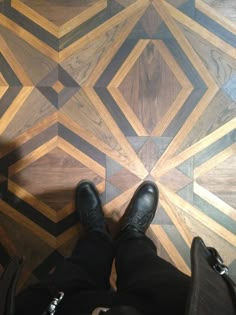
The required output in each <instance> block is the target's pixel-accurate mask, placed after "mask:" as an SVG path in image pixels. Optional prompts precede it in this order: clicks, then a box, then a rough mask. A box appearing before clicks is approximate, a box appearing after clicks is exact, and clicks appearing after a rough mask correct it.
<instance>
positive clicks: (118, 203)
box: [103, 181, 142, 217]
mask: <svg viewBox="0 0 236 315" xmlns="http://www.w3.org/2000/svg"><path fill="white" fill-rule="evenodd" d="M141 182H142V181H140V182H139V183H137V184H136V185H134V186H133V187H131V188H130V189H128V190H126V191H125V192H123V193H122V194H120V195H119V196H118V197H116V198H114V199H113V200H112V201H110V202H108V203H107V204H106V205H104V207H103V210H104V214H105V216H107V217H111V216H112V214H113V211H114V209H118V208H121V207H122V206H123V204H124V203H125V201H126V200H131V197H132V196H133V194H134V192H135V190H136V189H137V188H138V186H139V185H140V184H141Z"/></svg>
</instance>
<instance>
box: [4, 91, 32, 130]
mask: <svg viewBox="0 0 236 315" xmlns="http://www.w3.org/2000/svg"><path fill="white" fill-rule="evenodd" d="M33 89H34V88H33V87H23V88H22V89H21V90H20V92H19V94H18V95H17V97H16V98H15V99H14V101H13V102H12V103H11V105H10V107H9V108H8V109H7V111H6V112H5V113H4V115H3V116H2V118H1V119H0V135H1V134H2V133H3V131H4V130H5V129H6V128H7V126H8V125H9V124H10V122H11V121H12V119H13V118H14V116H15V114H16V113H17V112H18V110H20V108H21V106H22V105H23V104H24V102H25V100H26V99H27V97H28V96H29V95H30V93H31V92H32V91H33Z"/></svg>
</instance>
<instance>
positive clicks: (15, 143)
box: [0, 112, 57, 158]
mask: <svg viewBox="0 0 236 315" xmlns="http://www.w3.org/2000/svg"><path fill="white" fill-rule="evenodd" d="M56 122H57V113H56V112H54V113H53V114H52V115H50V116H48V117H46V118H45V119H44V120H42V121H40V122H39V123H37V124H36V125H34V126H33V127H32V128H30V129H27V130H26V131H25V132H24V133H23V134H22V135H20V136H18V137H17V138H15V139H14V140H12V141H11V140H10V142H9V143H8V144H7V146H6V147H4V149H3V150H2V149H1V152H0V158H2V157H3V156H4V155H6V154H8V153H9V152H11V151H13V150H15V149H17V148H18V147H20V146H21V145H22V144H24V143H26V142H27V141H29V140H30V139H32V138H33V137H35V136H37V135H38V134H40V133H42V132H43V131H44V130H46V129H48V128H49V127H51V126H52V125H54V124H55V123H56ZM0 125H1V124H0ZM0 128H1V127H0Z"/></svg>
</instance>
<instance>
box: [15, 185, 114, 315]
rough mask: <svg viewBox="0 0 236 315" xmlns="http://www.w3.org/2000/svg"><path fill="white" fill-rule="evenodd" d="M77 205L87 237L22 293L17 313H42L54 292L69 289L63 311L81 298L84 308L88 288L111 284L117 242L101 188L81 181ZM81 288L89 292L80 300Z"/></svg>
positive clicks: (62, 304)
mask: <svg viewBox="0 0 236 315" xmlns="http://www.w3.org/2000/svg"><path fill="white" fill-rule="evenodd" d="M76 209H77V214H78V218H79V221H80V223H81V224H82V225H83V227H84V229H85V237H84V238H82V239H81V240H79V241H78V243H77V245H76V247H75V249H74V251H73V253H72V255H71V257H69V258H67V259H65V260H64V261H63V262H62V263H61V264H60V265H58V266H57V268H56V270H55V271H54V273H53V274H52V275H50V276H49V277H48V279H47V280H46V281H44V282H42V283H40V284H39V285H36V286H34V287H31V288H28V289H26V290H25V291H23V292H22V293H21V294H20V295H19V296H18V298H17V303H16V305H17V308H16V309H17V314H31V312H33V313H34V314H40V312H42V310H43V309H45V307H46V306H47V305H48V303H49V302H50V300H51V299H52V293H51V292H57V291H64V293H65V297H64V300H63V303H61V306H60V307H59V313H61V312H62V311H63V310H65V307H66V306H73V304H74V303H75V302H78V309H79V308H83V305H86V304H89V301H86V296H87V293H86V292H89V291H94V290H106V289H107V288H108V287H109V276H110V271H111V266H112V261H113V243H112V240H111V236H110V235H109V233H108V232H107V229H106V226H105V222H104V216H103V213H102V208H101V202H100V199H99V195H98V192H97V190H96V188H95V186H94V185H93V184H92V183H89V182H83V183H80V184H79V185H78V187H77V190H76ZM81 292H83V293H86V294H85V295H83V296H84V298H83V299H82V300H81V299H80V301H79V300H78V294H79V293H81ZM75 296H76V297H75ZM73 299H74V300H73ZM72 300H73V301H72ZM91 302H92V301H91ZM76 304H77V303H76ZM35 306H37V308H35ZM67 309H68V308H67Z"/></svg>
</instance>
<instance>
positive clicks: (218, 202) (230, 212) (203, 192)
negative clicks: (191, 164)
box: [193, 182, 236, 221]
mask: <svg viewBox="0 0 236 315" xmlns="http://www.w3.org/2000/svg"><path fill="white" fill-rule="evenodd" d="M193 191H194V193H195V194H197V195H198V196H199V197H201V198H202V199H204V200H205V201H206V202H208V203H209V204H210V205H212V206H213V207H215V208H217V209H218V210H220V211H221V212H222V213H224V214H226V215H227V216H229V217H230V218H231V219H233V220H235V221H236V211H235V209H234V208H233V207H231V206H230V205H228V204H227V203H226V202H224V201H223V200H222V199H220V198H218V197H217V196H216V195H214V194H213V193H211V192H210V191H209V190H207V189H205V188H204V187H202V186H201V185H199V184H198V183H196V182H194V185H193Z"/></svg>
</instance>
